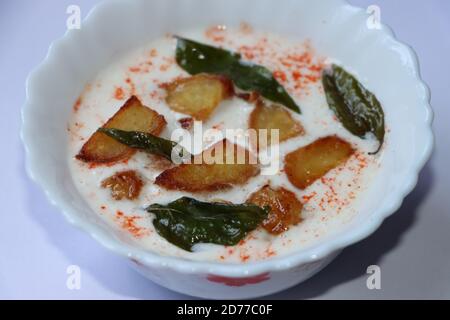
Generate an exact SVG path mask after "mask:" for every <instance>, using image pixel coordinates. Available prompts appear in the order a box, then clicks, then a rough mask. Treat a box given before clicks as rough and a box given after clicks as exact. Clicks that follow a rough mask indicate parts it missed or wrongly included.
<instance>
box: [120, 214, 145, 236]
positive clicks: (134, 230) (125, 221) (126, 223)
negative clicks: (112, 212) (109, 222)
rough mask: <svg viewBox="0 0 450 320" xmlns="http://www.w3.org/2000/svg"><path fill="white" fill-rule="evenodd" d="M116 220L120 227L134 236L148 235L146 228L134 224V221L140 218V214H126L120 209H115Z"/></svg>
mask: <svg viewBox="0 0 450 320" xmlns="http://www.w3.org/2000/svg"><path fill="white" fill-rule="evenodd" d="M115 218H116V220H117V221H118V223H119V224H120V226H121V228H122V229H124V230H126V231H128V232H129V233H130V234H131V235H132V236H133V237H135V238H142V237H144V236H146V235H148V230H147V229H146V228H144V227H140V226H138V225H137V224H136V221H137V220H139V219H142V217H140V216H127V215H125V214H124V213H123V212H122V211H117V212H116V216H115Z"/></svg>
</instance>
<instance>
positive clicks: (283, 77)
mask: <svg viewBox="0 0 450 320" xmlns="http://www.w3.org/2000/svg"><path fill="white" fill-rule="evenodd" d="M273 76H274V77H275V79H277V80H278V81H280V82H286V81H287V76H286V73H284V72H283V71H281V70H276V71H275V72H274V73H273Z"/></svg>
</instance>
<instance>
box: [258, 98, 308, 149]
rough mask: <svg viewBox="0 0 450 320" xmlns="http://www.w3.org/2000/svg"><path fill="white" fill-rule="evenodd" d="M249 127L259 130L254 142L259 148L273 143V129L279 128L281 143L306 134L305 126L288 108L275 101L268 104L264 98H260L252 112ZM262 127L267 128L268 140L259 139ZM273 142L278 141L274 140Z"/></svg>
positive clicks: (279, 140)
mask: <svg viewBox="0 0 450 320" xmlns="http://www.w3.org/2000/svg"><path fill="white" fill-rule="evenodd" d="M249 128H251V129H255V130H257V138H256V141H254V142H253V143H254V144H255V145H256V146H257V150H259V149H263V148H266V147H267V146H268V145H271V143H272V134H271V129H278V130H279V135H278V142H279V143H281V142H283V141H286V140H288V139H290V138H293V137H297V136H300V135H303V134H305V130H304V129H303V126H302V125H301V124H300V123H299V122H298V121H296V120H294V119H293V118H292V115H291V114H290V112H289V111H288V110H286V108H284V107H282V106H280V105H277V104H273V103H272V104H266V103H264V102H263V101H262V100H258V102H257V103H256V107H255V109H254V110H253V111H252V113H251V114H250V118H249ZM260 129H267V142H266V141H265V139H261V140H260V139H259V138H260V137H259V130H260ZM273 143H277V142H276V141H273Z"/></svg>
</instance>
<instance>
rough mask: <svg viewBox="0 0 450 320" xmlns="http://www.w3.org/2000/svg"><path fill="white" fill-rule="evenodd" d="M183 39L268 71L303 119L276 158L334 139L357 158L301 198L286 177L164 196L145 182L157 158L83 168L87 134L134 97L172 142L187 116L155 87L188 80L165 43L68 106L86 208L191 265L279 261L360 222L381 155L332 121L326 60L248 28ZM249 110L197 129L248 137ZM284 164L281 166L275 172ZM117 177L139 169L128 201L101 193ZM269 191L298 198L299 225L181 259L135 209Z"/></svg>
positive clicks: (232, 105) (232, 110)
mask: <svg viewBox="0 0 450 320" xmlns="http://www.w3.org/2000/svg"><path fill="white" fill-rule="evenodd" d="M183 36H186V37H188V38H191V39H194V40H197V41H200V42H204V43H210V44H213V45H216V46H223V47H225V48H227V49H231V50H237V51H240V52H241V53H242V54H243V58H244V59H247V60H251V61H253V62H255V63H258V64H262V65H264V66H266V67H268V68H269V69H271V70H273V71H274V72H275V75H276V76H277V78H278V79H279V80H280V81H281V82H282V84H283V85H284V86H285V87H286V88H287V90H288V91H289V92H290V94H291V95H292V97H293V98H294V99H295V100H296V102H297V103H298V104H299V105H300V107H301V109H302V114H301V115H298V114H294V113H292V115H293V117H294V118H296V119H297V120H298V121H300V122H301V123H302V125H303V126H304V128H305V131H306V134H305V135H304V136H301V137H298V138H294V139H291V140H288V141H286V142H284V143H282V144H281V146H280V151H281V160H282V158H283V155H285V154H287V153H289V152H291V151H293V150H295V149H297V148H299V147H302V146H305V145H307V144H309V143H311V142H313V141H315V140H316V139H318V138H320V137H324V136H327V135H338V136H340V137H341V138H343V139H345V140H346V141H348V142H350V143H352V144H353V145H354V147H355V148H356V149H357V150H358V153H357V155H356V156H354V157H352V158H351V159H350V160H349V161H348V162H347V163H346V164H345V166H343V167H341V168H339V169H337V170H333V171H331V172H329V173H328V174H327V175H326V176H325V177H324V178H323V179H321V180H318V181H316V182H315V183H314V184H313V185H311V186H310V187H308V188H307V189H306V190H304V191H301V190H299V189H297V188H296V187H294V186H293V185H292V184H291V183H290V182H289V181H288V180H287V178H286V176H285V174H284V173H283V172H279V173H278V174H277V175H274V176H258V177H255V178H252V179H251V180H250V181H249V182H248V183H247V184H246V185H244V186H239V187H236V188H233V189H230V190H228V191H221V192H215V193H209V194H191V193H187V192H177V191H167V190H165V189H162V188H160V187H159V186H157V185H155V184H153V181H154V179H155V177H156V176H158V175H159V174H160V173H161V172H162V171H163V170H164V166H163V164H162V162H161V160H159V159H157V158H156V157H155V156H151V155H147V154H145V153H143V152H138V153H136V154H135V155H134V156H133V157H132V158H131V159H130V160H129V161H128V162H127V163H118V164H115V165H113V166H95V167H91V166H90V165H89V164H86V163H83V162H81V161H78V160H76V159H75V158H74V156H75V155H76V154H77V153H78V152H79V150H80V148H81V147H82V145H83V144H84V143H85V142H86V141H87V139H88V138H89V137H90V135H91V134H92V133H93V132H94V131H95V130H96V129H97V128H98V127H100V126H101V125H102V124H103V123H104V122H106V121H107V120H108V119H109V118H110V117H111V116H112V115H113V114H114V113H115V112H116V111H117V110H118V109H119V108H120V107H121V106H122V105H123V103H124V102H125V101H126V100H127V99H128V98H129V97H130V96H131V95H132V94H135V95H137V96H138V97H139V98H140V99H141V101H142V102H143V103H144V105H146V106H148V107H150V108H152V109H153V110H155V111H157V112H158V113H160V114H162V115H164V117H165V119H166V121H167V127H166V129H165V130H164V131H163V133H162V134H161V136H162V137H166V138H170V136H171V132H172V131H173V130H174V129H176V128H179V127H180V124H179V123H178V121H177V120H179V119H180V118H183V117H186V116H185V115H182V114H178V113H175V112H173V111H171V110H170V109H169V108H168V106H167V105H166V104H165V102H164V95H165V91H164V89H162V88H160V87H159V85H160V84H162V83H166V82H170V81H172V80H173V79H175V78H176V77H179V76H187V74H186V73H185V72H184V71H183V70H182V69H181V68H179V67H178V66H177V64H176V63H175V60H174V53H175V46H176V41H175V40H174V39H173V38H172V37H169V36H166V37H164V38H162V39H160V40H157V41H154V42H152V43H149V44H147V45H145V46H143V47H142V48H139V49H136V50H134V51H132V52H130V53H129V54H127V55H126V56H124V57H122V58H120V59H119V60H117V61H116V62H115V63H114V64H111V65H110V66H108V67H107V68H106V69H105V70H102V71H101V72H100V73H99V74H98V76H97V77H96V78H95V79H94V80H93V81H92V82H91V83H90V84H89V85H87V86H86V89H85V91H84V92H83V93H82V95H81V96H80V99H79V101H78V103H77V104H76V106H75V107H74V112H73V117H72V118H71V119H70V123H69V134H70V145H69V154H68V161H69V164H70V168H71V171H72V177H73V179H74V181H75V183H76V185H77V187H78V189H79V191H80V193H81V194H82V195H83V196H84V197H85V198H86V200H87V201H88V203H89V204H90V206H91V207H92V209H93V210H94V211H95V212H98V214H99V215H100V216H101V217H103V218H104V219H105V220H106V221H108V222H109V223H110V224H111V226H112V227H113V228H119V229H121V230H123V233H124V235H125V236H128V237H130V238H133V239H134V241H135V243H136V245H139V246H141V247H143V248H145V249H146V250H150V251H153V252H156V253H158V254H161V255H168V256H177V257H183V258H186V259H191V260H201V261H221V262H228V263H242V262H249V261H258V260H264V259H270V258H273V257H275V256H283V255H287V254H289V253H292V252H293V251H297V250H302V249H305V248H307V247H309V246H311V245H314V244H316V243H318V242H320V241H322V240H323V239H324V238H325V237H326V236H327V235H329V234H330V233H332V232H336V231H337V230H339V229H340V228H343V226H345V225H346V224H347V223H349V222H350V221H351V220H352V219H353V218H354V217H355V215H357V214H358V208H359V207H360V203H361V201H364V197H365V196H366V195H367V193H368V192H367V190H368V189H369V188H370V182H371V179H372V177H373V175H375V174H376V172H377V169H378V167H379V163H378V162H379V156H377V157H374V156H369V155H368V152H370V151H373V150H375V149H376V146H377V142H376V141H374V140H371V139H367V140H362V139H359V138H357V137H355V136H353V135H352V134H350V133H349V132H348V131H346V130H345V129H344V128H343V127H342V125H341V124H340V123H339V122H338V121H336V119H335V117H334V116H333V113H332V112H331V111H330V110H329V108H328V106H327V103H326V100H325V96H324V94H323V88H322V85H321V81H320V73H321V70H322V69H321V68H322V67H323V63H324V61H325V58H324V57H320V56H318V55H317V54H316V53H315V52H314V50H313V49H312V43H310V42H309V41H307V42H304V43H298V42H297V41H294V40H291V39H286V38H283V37H280V36H277V35H273V34H267V33H257V32H254V31H253V30H251V28H250V27H248V26H243V27H242V28H240V29H235V30H226V29H224V28H210V29H208V30H206V31H205V30H194V31H192V32H188V33H186V34H183ZM253 108H254V106H253V105H251V104H248V103H246V102H244V101H243V100H241V99H238V98H233V99H231V100H228V101H225V102H223V103H222V104H221V105H220V106H219V108H218V109H217V110H216V111H215V113H214V114H213V115H212V117H211V118H210V119H209V120H207V121H206V122H205V123H203V130H206V129H208V128H213V127H214V128H220V129H225V128H242V129H247V127H248V117H249V114H250V112H251V111H252V110H253ZM205 146H206V143H205ZM205 146H204V147H205ZM196 151H197V152H199V150H196ZM282 165H283V163H281V167H282ZM125 169H135V170H137V171H138V172H139V173H140V175H141V176H143V177H144V178H145V180H146V181H145V186H144V188H143V190H142V192H141V195H140V197H139V198H138V199H137V200H135V201H128V200H126V201H115V200H113V199H112V198H111V196H110V193H109V190H107V189H103V188H101V187H100V184H101V182H102V181H103V180H104V179H105V178H107V177H109V176H111V175H113V174H114V173H116V172H118V171H121V170H125ZM267 183H270V184H271V185H272V186H274V187H277V186H282V187H284V188H287V189H289V190H291V191H293V192H295V193H296V195H297V197H298V198H299V199H300V200H301V201H302V202H303V203H304V208H303V212H302V218H303V220H302V222H301V223H299V224H298V225H296V226H292V227H291V228H290V229H289V230H288V231H287V232H285V233H283V234H281V235H278V236H273V235H270V234H268V233H267V232H265V231H263V230H256V231H254V232H252V233H251V234H250V236H249V237H247V238H246V239H245V241H242V242H241V243H240V244H239V245H237V246H233V247H225V246H220V245H213V244H198V245H196V246H195V247H194V252H187V251H184V250H182V249H180V248H178V247H176V246H174V245H172V244H170V243H169V242H167V241H166V240H165V239H164V238H162V237H160V236H159V235H158V234H157V232H156V231H155V229H154V228H153V225H152V221H151V220H152V216H151V215H150V214H148V213H146V212H145V210H143V208H145V207H146V206H148V205H149V204H152V203H161V204H165V203H168V202H170V201H173V200H175V199H177V198H179V197H181V196H190V197H193V198H196V199H199V200H205V201H210V200H214V199H218V198H220V199H223V200H227V201H231V202H233V203H243V202H245V201H246V199H247V198H248V196H249V195H250V194H251V193H253V192H255V191H257V190H258V189H259V188H261V187H262V186H264V185H265V184H267ZM118 212H120V213H119V214H118Z"/></svg>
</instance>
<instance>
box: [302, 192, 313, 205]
mask: <svg viewBox="0 0 450 320" xmlns="http://www.w3.org/2000/svg"><path fill="white" fill-rule="evenodd" d="M316 195H317V192H315V191H314V192H313V193H311V194H306V195H304V196H302V199H303V204H305V203H308V202H309V201H310V200H311V199H312V198H314V197H315V196H316Z"/></svg>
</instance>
